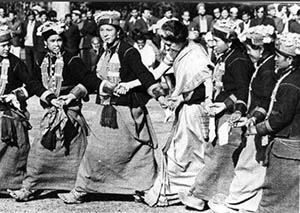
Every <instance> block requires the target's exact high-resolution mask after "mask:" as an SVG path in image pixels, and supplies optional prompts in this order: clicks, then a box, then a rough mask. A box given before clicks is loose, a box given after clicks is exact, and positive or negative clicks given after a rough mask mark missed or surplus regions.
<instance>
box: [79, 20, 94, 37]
mask: <svg viewBox="0 0 300 213" xmlns="http://www.w3.org/2000/svg"><path fill="white" fill-rule="evenodd" d="M96 28H97V25H96V23H94V22H91V23H89V22H87V21H86V22H84V24H83V28H82V29H81V33H82V34H83V35H86V34H90V35H94V34H95V33H96Z"/></svg>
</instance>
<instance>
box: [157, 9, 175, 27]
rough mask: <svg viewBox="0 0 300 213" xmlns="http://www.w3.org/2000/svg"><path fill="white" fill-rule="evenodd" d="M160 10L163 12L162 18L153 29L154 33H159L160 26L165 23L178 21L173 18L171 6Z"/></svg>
mask: <svg viewBox="0 0 300 213" xmlns="http://www.w3.org/2000/svg"><path fill="white" fill-rule="evenodd" d="M162 10H163V17H162V18H161V19H159V20H158V21H157V23H156V25H155V28H156V29H155V31H156V32H157V33H159V31H160V30H161V26H162V25H163V24H164V23H166V22H167V21H170V20H177V21H178V19H177V18H176V17H174V16H173V13H174V11H173V10H174V9H173V7H172V6H169V5H167V6H164V7H163V9H162Z"/></svg>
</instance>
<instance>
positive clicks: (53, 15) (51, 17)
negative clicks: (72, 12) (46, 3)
mask: <svg viewBox="0 0 300 213" xmlns="http://www.w3.org/2000/svg"><path fill="white" fill-rule="evenodd" d="M48 19H49V21H53V22H57V12H56V11H55V10H50V11H49V12H48Z"/></svg>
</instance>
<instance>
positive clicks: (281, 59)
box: [275, 52, 291, 72]
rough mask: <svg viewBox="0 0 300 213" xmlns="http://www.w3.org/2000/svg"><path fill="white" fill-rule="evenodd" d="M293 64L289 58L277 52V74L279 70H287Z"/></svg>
mask: <svg viewBox="0 0 300 213" xmlns="http://www.w3.org/2000/svg"><path fill="white" fill-rule="evenodd" d="M290 64H291V59H290V58H288V57H285V56H283V55H281V54H279V53H278V52H276V56H275V72H276V71H277V70H281V69H285V68H287V67H288V66H290Z"/></svg>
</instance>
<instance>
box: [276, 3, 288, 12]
mask: <svg viewBox="0 0 300 213" xmlns="http://www.w3.org/2000/svg"><path fill="white" fill-rule="evenodd" d="M283 7H287V5H286V4H279V5H278V11H279V12H281V10H282V8H283Z"/></svg>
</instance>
